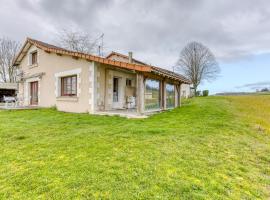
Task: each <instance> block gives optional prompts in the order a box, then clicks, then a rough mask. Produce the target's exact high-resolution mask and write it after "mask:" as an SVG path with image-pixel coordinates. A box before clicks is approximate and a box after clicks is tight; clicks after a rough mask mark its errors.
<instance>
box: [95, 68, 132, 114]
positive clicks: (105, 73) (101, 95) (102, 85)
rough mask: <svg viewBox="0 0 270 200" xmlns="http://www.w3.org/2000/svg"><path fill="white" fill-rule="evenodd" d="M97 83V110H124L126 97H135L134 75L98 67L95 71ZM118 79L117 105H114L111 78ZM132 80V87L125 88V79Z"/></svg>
mask: <svg viewBox="0 0 270 200" xmlns="http://www.w3.org/2000/svg"><path fill="white" fill-rule="evenodd" d="M97 73H98V81H97V87H98V92H97V110H98V111H100V110H112V109H117V108H120V109H122V108H126V106H127V105H126V98H127V96H136V95H135V90H136V89H135V87H136V78H135V77H136V74H135V73H131V72H127V71H121V70H117V69H112V68H111V67H110V66H108V65H103V64H101V65H99V67H98V69H97ZM114 77H117V78H119V80H120V82H119V90H120V94H119V97H120V99H119V103H118V105H114V103H113V78H114ZM127 78H128V79H131V80H132V87H131V88H130V87H126V79H127Z"/></svg>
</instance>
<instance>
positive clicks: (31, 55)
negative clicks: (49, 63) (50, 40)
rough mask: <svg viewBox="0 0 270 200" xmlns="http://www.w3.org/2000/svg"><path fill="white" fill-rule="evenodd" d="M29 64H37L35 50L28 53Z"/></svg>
mask: <svg viewBox="0 0 270 200" xmlns="http://www.w3.org/2000/svg"><path fill="white" fill-rule="evenodd" d="M30 61H31V65H35V64H37V51H34V52H32V53H31V54H30Z"/></svg>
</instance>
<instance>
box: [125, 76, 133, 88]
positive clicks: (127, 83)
mask: <svg viewBox="0 0 270 200" xmlns="http://www.w3.org/2000/svg"><path fill="white" fill-rule="evenodd" d="M126 86H128V87H131V86H132V80H131V79H129V78H127V79H126Z"/></svg>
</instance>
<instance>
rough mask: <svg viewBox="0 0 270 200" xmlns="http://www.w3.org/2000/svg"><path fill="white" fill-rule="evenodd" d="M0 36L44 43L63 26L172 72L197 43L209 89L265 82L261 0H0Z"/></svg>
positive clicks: (266, 36) (268, 82) (269, 26)
mask: <svg viewBox="0 0 270 200" xmlns="http://www.w3.org/2000/svg"><path fill="white" fill-rule="evenodd" d="M0 3H1V4H0V5H1V12H0V36H1V37H2V36H7V37H10V38H12V39H14V40H18V41H21V42H23V41H24V40H25V38H26V37H32V38H34V39H38V40H42V41H45V42H49V43H54V42H55V41H56V38H57V37H56V34H57V32H58V31H59V30H61V29H63V28H66V29H68V28H72V29H77V30H81V31H84V32H88V33H89V34H91V35H92V37H93V38H95V37H98V35H100V34H102V33H104V34H105V36H104V44H105V45H104V46H105V51H106V52H107V53H108V52H109V51H118V52H120V53H126V54H127V52H128V51H133V53H134V57H135V58H137V59H140V60H143V61H146V62H148V63H150V64H152V65H157V66H161V67H164V68H167V69H172V66H173V65H174V64H175V63H176V61H177V58H178V56H179V53H180V51H181V49H182V48H183V47H184V46H185V45H186V44H187V43H188V42H190V41H194V40H195V41H199V42H202V43H203V44H204V45H206V46H208V47H209V48H210V49H211V50H212V52H213V53H214V54H215V55H216V57H217V61H218V62H219V64H220V67H221V70H222V73H221V75H220V77H219V78H218V79H217V80H216V81H214V82H212V83H204V84H203V85H202V86H201V88H202V89H205V88H209V89H210V90H211V92H212V93H214V92H223V91H240V90H243V91H248V90H255V89H256V88H262V87H265V86H269V87H270V76H269V75H270V66H269V65H270V20H269V19H270V1H269V0H257V1H254V0H237V1H236V0H216V1H213V0H171V1H169V0H166V1H165V0H164V1H159V0H138V1H136V0H133V1H131V0H114V1H113V0H76V1H75V0H23V1H22V0H0Z"/></svg>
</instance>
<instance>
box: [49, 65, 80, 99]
mask: <svg viewBox="0 0 270 200" xmlns="http://www.w3.org/2000/svg"><path fill="white" fill-rule="evenodd" d="M81 71H82V69H81V68H77V69H73V70H68V71H63V72H58V73H55V74H54V76H55V96H56V97H62V96H61V78H62V77H66V76H73V75H76V76H77V95H76V96H70V98H72V97H79V95H80V93H81V89H80V83H81ZM65 97H69V96H65Z"/></svg>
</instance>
